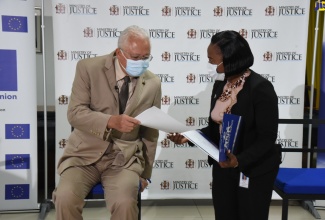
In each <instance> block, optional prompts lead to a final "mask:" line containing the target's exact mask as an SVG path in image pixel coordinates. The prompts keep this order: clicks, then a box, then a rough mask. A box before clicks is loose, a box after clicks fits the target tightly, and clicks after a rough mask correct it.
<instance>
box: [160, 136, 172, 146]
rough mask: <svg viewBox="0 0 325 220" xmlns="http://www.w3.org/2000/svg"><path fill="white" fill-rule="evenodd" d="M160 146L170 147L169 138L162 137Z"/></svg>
mask: <svg viewBox="0 0 325 220" xmlns="http://www.w3.org/2000/svg"><path fill="white" fill-rule="evenodd" d="M160 144H161V147H162V148H169V147H170V140H169V139H167V138H164V139H163V140H162V141H161V142H160Z"/></svg>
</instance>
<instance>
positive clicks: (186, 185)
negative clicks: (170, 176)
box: [173, 181, 199, 190]
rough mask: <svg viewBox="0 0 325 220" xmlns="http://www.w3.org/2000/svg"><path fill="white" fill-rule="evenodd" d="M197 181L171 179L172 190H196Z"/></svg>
mask: <svg viewBox="0 0 325 220" xmlns="http://www.w3.org/2000/svg"><path fill="white" fill-rule="evenodd" d="M198 187H199V184H198V183H195V182H193V181H173V190H197V189H198Z"/></svg>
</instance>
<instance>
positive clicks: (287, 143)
mask: <svg viewBox="0 0 325 220" xmlns="http://www.w3.org/2000/svg"><path fill="white" fill-rule="evenodd" d="M276 143H277V144H281V147H282V148H286V147H290V148H297V147H299V142H298V141H297V140H293V139H292V138H281V137H280V131H279V132H278V137H277V140H276Z"/></svg>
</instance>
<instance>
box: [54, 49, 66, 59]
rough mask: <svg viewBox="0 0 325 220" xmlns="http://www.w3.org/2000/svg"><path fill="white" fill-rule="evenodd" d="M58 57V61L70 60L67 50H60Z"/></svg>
mask: <svg viewBox="0 0 325 220" xmlns="http://www.w3.org/2000/svg"><path fill="white" fill-rule="evenodd" d="M56 55H57V57H58V60H67V59H68V54H67V52H66V51H65V50H59V51H58V52H57V54H56Z"/></svg>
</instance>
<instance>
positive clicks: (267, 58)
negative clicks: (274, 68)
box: [263, 51, 273, 62]
mask: <svg viewBox="0 0 325 220" xmlns="http://www.w3.org/2000/svg"><path fill="white" fill-rule="evenodd" d="M272 57H273V54H272V52H270V51H266V52H265V53H264V54H263V61H267V62H269V61H272Z"/></svg>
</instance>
